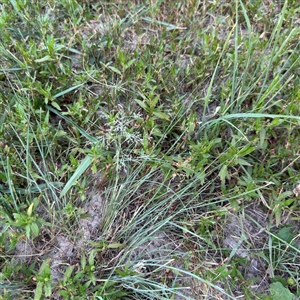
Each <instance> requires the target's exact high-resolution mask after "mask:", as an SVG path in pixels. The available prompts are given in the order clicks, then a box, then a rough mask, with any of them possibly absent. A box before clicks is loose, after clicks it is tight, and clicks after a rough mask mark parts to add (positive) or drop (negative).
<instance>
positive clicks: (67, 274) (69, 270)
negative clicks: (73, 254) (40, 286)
mask: <svg viewBox="0 0 300 300" xmlns="http://www.w3.org/2000/svg"><path fill="white" fill-rule="evenodd" d="M74 268H75V266H68V267H67V269H66V271H65V273H64V283H65V284H66V283H67V281H68V279H69V278H70V277H71V275H72V273H73V270H74Z"/></svg>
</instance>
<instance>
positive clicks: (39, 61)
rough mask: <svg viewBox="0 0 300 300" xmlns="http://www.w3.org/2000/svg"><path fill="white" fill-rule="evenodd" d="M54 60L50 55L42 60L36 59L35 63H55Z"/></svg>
mask: <svg viewBox="0 0 300 300" xmlns="http://www.w3.org/2000/svg"><path fill="white" fill-rule="evenodd" d="M53 60H54V59H53V58H51V56H50V55H46V56H44V57H42V58H39V59H35V60H34V62H36V63H41V62H45V61H53Z"/></svg>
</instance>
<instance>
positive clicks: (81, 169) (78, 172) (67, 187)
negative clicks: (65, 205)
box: [60, 155, 93, 198]
mask: <svg viewBox="0 0 300 300" xmlns="http://www.w3.org/2000/svg"><path fill="white" fill-rule="evenodd" d="M92 160H93V157H92V156H91V155H87V156H86V158H85V159H84V160H83V161H82V162H81V163H80V165H79V166H78V168H77V169H76V171H75V172H74V174H73V175H72V177H71V178H70V180H69V181H68V182H67V183H66V185H65V187H64V188H63V190H62V191H61V193H60V197H61V198H62V197H63V196H65V195H66V193H67V192H68V191H69V190H70V188H71V187H72V186H73V185H74V184H75V183H76V181H77V179H78V178H79V177H80V176H81V175H82V174H83V173H84V172H85V171H86V169H87V168H88V167H89V166H90V165H91V163H92Z"/></svg>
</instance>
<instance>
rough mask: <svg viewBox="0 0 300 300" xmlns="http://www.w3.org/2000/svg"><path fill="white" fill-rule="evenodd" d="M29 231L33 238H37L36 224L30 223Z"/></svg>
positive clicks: (37, 228) (37, 229)
mask: <svg viewBox="0 0 300 300" xmlns="http://www.w3.org/2000/svg"><path fill="white" fill-rule="evenodd" d="M30 230H31V231H32V233H33V236H34V237H37V236H38V235H39V232H40V230H39V227H38V225H37V224H36V223H32V224H31V225H30Z"/></svg>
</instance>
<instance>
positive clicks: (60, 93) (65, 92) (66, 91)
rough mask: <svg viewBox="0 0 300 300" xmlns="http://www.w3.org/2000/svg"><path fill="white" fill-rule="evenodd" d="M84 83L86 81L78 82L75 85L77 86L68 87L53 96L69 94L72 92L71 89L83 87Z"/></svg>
mask: <svg viewBox="0 0 300 300" xmlns="http://www.w3.org/2000/svg"><path fill="white" fill-rule="evenodd" d="M82 85H84V83H80V84H77V85H75V86H71V87H70V88H68V89H66V90H64V91H62V92H59V93H57V94H55V95H54V96H53V98H54V99H56V98H58V97H61V96H63V95H65V94H67V93H69V92H71V91H73V90H76V89H78V88H79V87H81V86H82Z"/></svg>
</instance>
